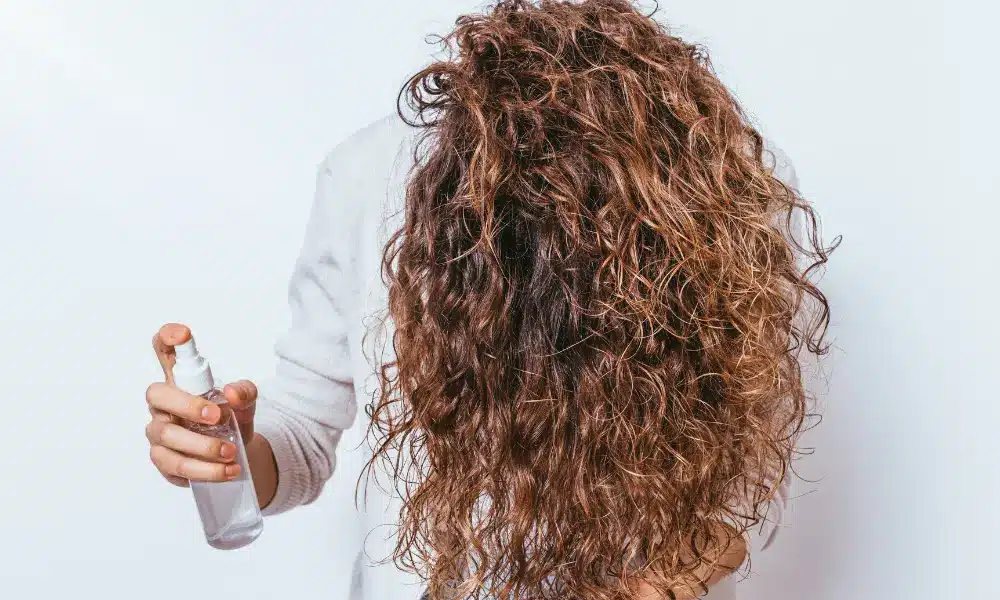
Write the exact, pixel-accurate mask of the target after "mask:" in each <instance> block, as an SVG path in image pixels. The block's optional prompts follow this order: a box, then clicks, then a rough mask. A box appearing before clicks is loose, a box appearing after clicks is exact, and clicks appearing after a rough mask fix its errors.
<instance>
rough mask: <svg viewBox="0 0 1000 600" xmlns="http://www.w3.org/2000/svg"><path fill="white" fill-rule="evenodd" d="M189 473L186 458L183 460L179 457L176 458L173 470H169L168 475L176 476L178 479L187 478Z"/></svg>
mask: <svg viewBox="0 0 1000 600" xmlns="http://www.w3.org/2000/svg"><path fill="white" fill-rule="evenodd" d="M189 471H190V467H189V466H188V460H187V459H186V458H184V457H183V456H180V457H178V458H177V461H176V462H175V463H174V468H173V469H172V470H171V472H170V474H171V475H176V476H178V477H184V478H187V476H188V472H189Z"/></svg>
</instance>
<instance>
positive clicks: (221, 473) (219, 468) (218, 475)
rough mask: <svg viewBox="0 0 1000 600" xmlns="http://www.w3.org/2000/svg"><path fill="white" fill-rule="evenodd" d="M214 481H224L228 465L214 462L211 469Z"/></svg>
mask: <svg viewBox="0 0 1000 600" xmlns="http://www.w3.org/2000/svg"><path fill="white" fill-rule="evenodd" d="M211 477H212V481H222V480H223V479H225V478H226V466H225V465H220V464H213V465H212V470H211Z"/></svg>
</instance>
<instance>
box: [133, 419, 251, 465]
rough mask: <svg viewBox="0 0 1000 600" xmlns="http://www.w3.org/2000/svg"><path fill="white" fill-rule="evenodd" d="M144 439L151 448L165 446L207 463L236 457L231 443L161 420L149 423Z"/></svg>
mask: <svg viewBox="0 0 1000 600" xmlns="http://www.w3.org/2000/svg"><path fill="white" fill-rule="evenodd" d="M146 438H147V439H148V440H149V443H150V445H152V446H165V447H167V448H169V449H171V450H174V451H176V452H180V453H181V454H186V455H188V456H192V457H195V458H200V459H204V460H206V461H209V462H223V463H224V462H230V461H232V460H233V458H234V457H235V456H236V446H235V445H234V444H232V443H231V442H228V441H226V440H223V439H219V438H214V437H209V436H207V435H201V434H199V433H195V432H193V431H191V430H189V429H187V428H185V427H183V426H181V425H178V424H177V423H172V422H169V421H164V420H163V419H153V420H152V421H150V422H149V425H147V426H146Z"/></svg>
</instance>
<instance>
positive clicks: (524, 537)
mask: <svg viewBox="0 0 1000 600" xmlns="http://www.w3.org/2000/svg"><path fill="white" fill-rule="evenodd" d="M438 40H439V41H440V42H441V44H442V46H443V47H444V49H445V50H446V55H445V56H444V57H443V58H441V59H439V60H437V61H435V62H433V63H432V64H430V65H429V66H427V67H426V68H424V69H423V70H421V71H420V72H418V73H417V74H415V75H414V76H413V77H412V78H411V79H410V80H409V81H408V82H407V83H406V85H405V86H404V87H403V88H402V89H401V90H400V96H399V105H398V108H399V114H400V116H401V117H402V118H404V120H406V121H407V123H408V124H409V125H410V126H413V127H417V128H423V130H424V131H422V132H421V135H420V136H419V138H418V139H419V142H418V144H417V146H416V147H415V148H414V151H413V160H414V164H413V169H412V171H411V172H410V173H409V174H408V180H407V184H406V192H405V203H404V207H403V219H404V220H403V224H402V226H401V228H400V229H399V230H398V231H396V232H395V234H394V235H393V236H392V237H391V239H390V240H389V242H388V244H387V245H386V246H385V253H384V256H383V263H382V268H383V276H384V279H385V280H386V284H387V286H388V311H387V320H389V321H391V322H392V324H393V326H394V331H393V333H392V336H391V344H392V349H393V352H394V357H393V358H392V360H391V361H388V362H385V363H384V364H383V365H381V368H380V371H379V379H380V386H379V387H380V389H379V391H378V393H377V394H376V395H375V397H374V398H373V400H372V403H371V404H370V405H369V406H368V413H369V416H370V417H371V425H370V430H369V433H370V434H372V433H373V434H374V436H373V437H372V438H369V439H374V440H375V442H374V448H373V449H374V452H373V457H372V459H371V461H370V462H369V463H368V465H367V469H369V470H370V469H372V468H373V467H374V466H375V465H376V464H382V465H387V466H388V468H389V469H390V471H391V472H392V474H393V477H394V481H395V482H396V484H397V486H398V487H397V489H398V490H399V491H400V494H401V497H402V500H403V509H402V512H401V513H400V516H399V522H398V523H397V526H398V544H397V545H396V548H395V552H394V554H393V557H392V558H393V559H394V560H395V561H396V563H397V565H398V566H400V567H401V568H403V569H407V570H410V571H413V572H417V573H419V574H420V575H421V576H422V577H423V578H425V579H426V580H427V582H428V590H429V596H430V597H431V598H435V599H436V598H444V597H452V596H448V595H447V594H448V593H456V590H457V592H458V593H461V594H463V596H462V597H466V596H468V597H471V598H477V599H478V598H487V597H488V598H508V597H517V598H555V597H558V598H567V599H587V600H595V599H597V600H612V599H622V598H634V597H637V596H636V592H635V588H634V586H633V585H632V584H631V583H630V582H633V581H635V580H636V578H638V579H641V580H643V581H645V582H648V584H649V585H650V586H651V587H652V588H653V589H655V590H657V591H658V592H659V593H660V594H661V595H662V596H663V597H666V598H673V597H674V591H673V590H674V589H675V587H676V586H677V585H678V583H679V582H681V581H683V580H684V577H686V576H691V574H692V573H695V571H696V569H697V568H698V567H699V565H703V563H705V562H706V561H711V560H712V559H711V554H710V553H708V552H706V551H705V550H704V549H705V548H706V547H710V546H715V547H718V546H720V545H726V544H728V543H729V542H730V540H728V539H723V538H725V537H726V536H725V535H724V534H720V530H719V528H718V524H719V521H720V520H727V519H728V521H729V522H735V523H739V524H741V527H742V528H743V529H744V530H745V529H747V528H749V527H752V526H753V525H755V524H757V523H759V522H760V520H761V519H762V518H763V514H762V511H763V510H764V508H763V507H764V506H765V505H766V503H767V501H768V500H769V499H770V498H771V497H772V495H773V494H774V491H775V488H776V486H777V482H778V481H779V480H780V478H781V477H783V476H784V474H785V472H786V470H787V469H789V468H790V461H791V457H792V455H793V452H794V450H795V443H796V440H797V438H798V437H799V436H800V434H801V432H802V431H804V429H805V427H806V425H805V424H806V423H807V421H808V419H807V416H808V414H809V413H808V400H809V396H808V395H807V393H806V391H805V389H804V386H803V382H802V374H801V364H800V359H801V356H802V350H803V349H805V350H807V351H809V352H812V353H815V354H817V355H818V354H822V353H824V352H825V351H826V349H827V346H826V344H825V343H824V342H823V338H824V336H825V332H826V327H827V324H828V322H829V306H828V303H827V300H826V298H825V296H824V295H823V293H822V292H821V291H820V290H819V289H818V287H817V286H816V285H815V284H814V283H813V282H812V279H813V278H812V277H811V275H812V274H813V272H814V271H816V270H817V269H819V268H821V267H822V266H823V265H824V264H825V263H826V261H827V257H828V254H829V252H830V251H832V250H833V246H829V247H824V246H823V245H822V243H821V241H820V236H819V232H818V219H817V216H816V214H815V212H814V210H813V208H812V207H811V206H810V204H809V203H807V202H806V201H805V200H804V199H803V198H802V197H801V196H800V195H799V193H798V191H797V190H795V189H792V188H791V187H789V185H788V184H786V183H785V182H783V181H781V180H780V179H779V178H778V177H777V176H776V174H775V172H774V168H773V166H772V165H771V164H770V163H771V159H772V158H773V156H772V155H770V153H769V150H768V148H767V145H766V144H765V141H764V139H763V137H762V136H761V134H760V133H759V132H758V131H757V130H755V128H754V127H753V126H752V125H751V124H750V122H749V119H748V117H747V116H746V114H745V112H744V111H743V110H742V109H741V107H740V105H739V104H738V103H737V101H736V100H735V99H734V97H733V96H732V95H731V94H730V93H729V91H728V90H727V89H726V87H725V86H724V85H723V84H722V83H721V82H720V80H719V79H718V78H717V77H716V75H715V74H714V72H713V69H712V66H711V63H710V61H709V58H708V56H707V54H706V52H705V51H704V49H703V48H701V47H700V46H698V45H693V44H690V43H687V42H685V41H683V40H681V39H679V38H678V37H675V36H673V35H671V34H670V33H669V31H668V30H667V29H666V28H665V27H664V26H663V25H661V24H659V23H658V22H657V21H655V20H654V19H652V18H651V15H646V14H643V13H641V12H639V11H638V10H637V9H636V8H635V7H634V6H633V5H632V4H631V3H630V2H627V1H626V0H589V1H583V2H568V1H556V0H542V1H541V2H528V1H525V0H504V1H500V2H497V3H495V4H493V5H492V6H491V7H490V9H489V10H487V11H485V12H483V13H481V14H471V15H464V16H461V17H460V18H458V20H457V21H456V27H455V29H454V30H453V31H452V32H451V33H449V34H447V35H446V36H444V37H439V38H438ZM404 104H405V106H406V107H408V108H409V109H411V111H412V112H411V113H410V115H409V116H408V115H407V114H406V111H405V110H404ZM796 213H797V214H800V215H804V216H805V220H804V222H805V225H806V227H805V228H806V230H807V235H805V236H804V237H803V239H802V240H799V239H797V237H796V235H794V234H793V225H792V223H793V222H794V221H795V219H793V214H796ZM803 258H804V259H805V260H803ZM740 533H742V532H740ZM692 549H695V551H693V552H692ZM449 590H450V592H449Z"/></svg>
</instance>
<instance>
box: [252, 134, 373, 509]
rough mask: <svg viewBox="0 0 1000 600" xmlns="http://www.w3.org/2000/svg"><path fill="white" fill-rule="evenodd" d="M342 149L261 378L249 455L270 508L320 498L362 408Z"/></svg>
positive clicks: (318, 199)
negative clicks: (352, 348)
mask: <svg viewBox="0 0 1000 600" xmlns="http://www.w3.org/2000/svg"><path fill="white" fill-rule="evenodd" d="M336 156H337V151H336V150H335V151H334V152H333V153H331V155H330V157H328V158H327V159H326V160H325V161H324V162H323V163H322V165H321V166H320V168H319V172H318V175H317V181H316V193H315V199H314V202H313V207H312V211H311V213H310V216H309V223H308V226H307V229H306V234H305V239H304V241H303V245H302V249H301V251H300V253H299V257H298V260H297V262H296V265H295V269H294V271H293V273H292V276H291V280H290V282H289V292H288V297H289V307H290V309H291V325H290V327H289V329H288V330H287V331H286V332H285V333H284V334H283V335H282V336H281V337H280V338H279V339H278V342H277V344H276V346H275V353H276V355H277V358H278V364H277V367H276V372H275V376H274V377H273V378H271V379H270V380H268V381H265V382H263V383H262V385H261V386H260V387H261V399H260V400H259V401H258V406H257V415H256V418H255V423H254V425H255V430H256V433H255V435H254V437H253V439H252V440H250V441H249V444H248V448H247V454H248V458H249V460H250V468H251V472H252V473H253V478H254V486H255V487H256V489H257V495H258V498H259V499H260V501H261V506H263V507H264V514H277V513H281V512H284V511H287V510H289V509H291V508H294V507H296V506H299V505H301V504H308V503H310V502H312V501H313V500H315V499H316V498H317V497H318V496H319V494H320V492H321V491H322V489H323V485H324V484H325V483H326V481H327V480H328V479H329V478H330V477H331V475H332V474H333V469H334V466H335V464H336V454H335V452H336V447H337V443H338V442H339V440H340V437H341V434H342V433H343V431H344V430H346V429H347V428H349V427H350V426H351V424H352V423H353V422H354V418H355V414H356V411H357V408H356V403H355V396H354V383H353V377H352V374H351V360H350V354H349V350H348V343H347V319H348V318H349V314H350V312H351V311H350V309H349V306H348V304H349V303H348V300H349V296H348V295H347V294H348V293H349V290H350V289H352V287H351V286H350V285H349V276H348V274H347V273H345V270H346V269H347V268H348V265H349V264H350V260H349V257H350V248H349V247H348V240H349V239H351V238H352V236H350V235H345V234H344V232H341V231H338V228H345V229H346V228H349V227H350V221H351V219H350V218H349V217H350V215H349V214H345V213H347V212H348V211H349V208H348V203H347V202H346V201H345V199H344V198H343V194H342V193H341V192H340V190H339V189H338V186H337V185H336V182H335V172H336Z"/></svg>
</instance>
